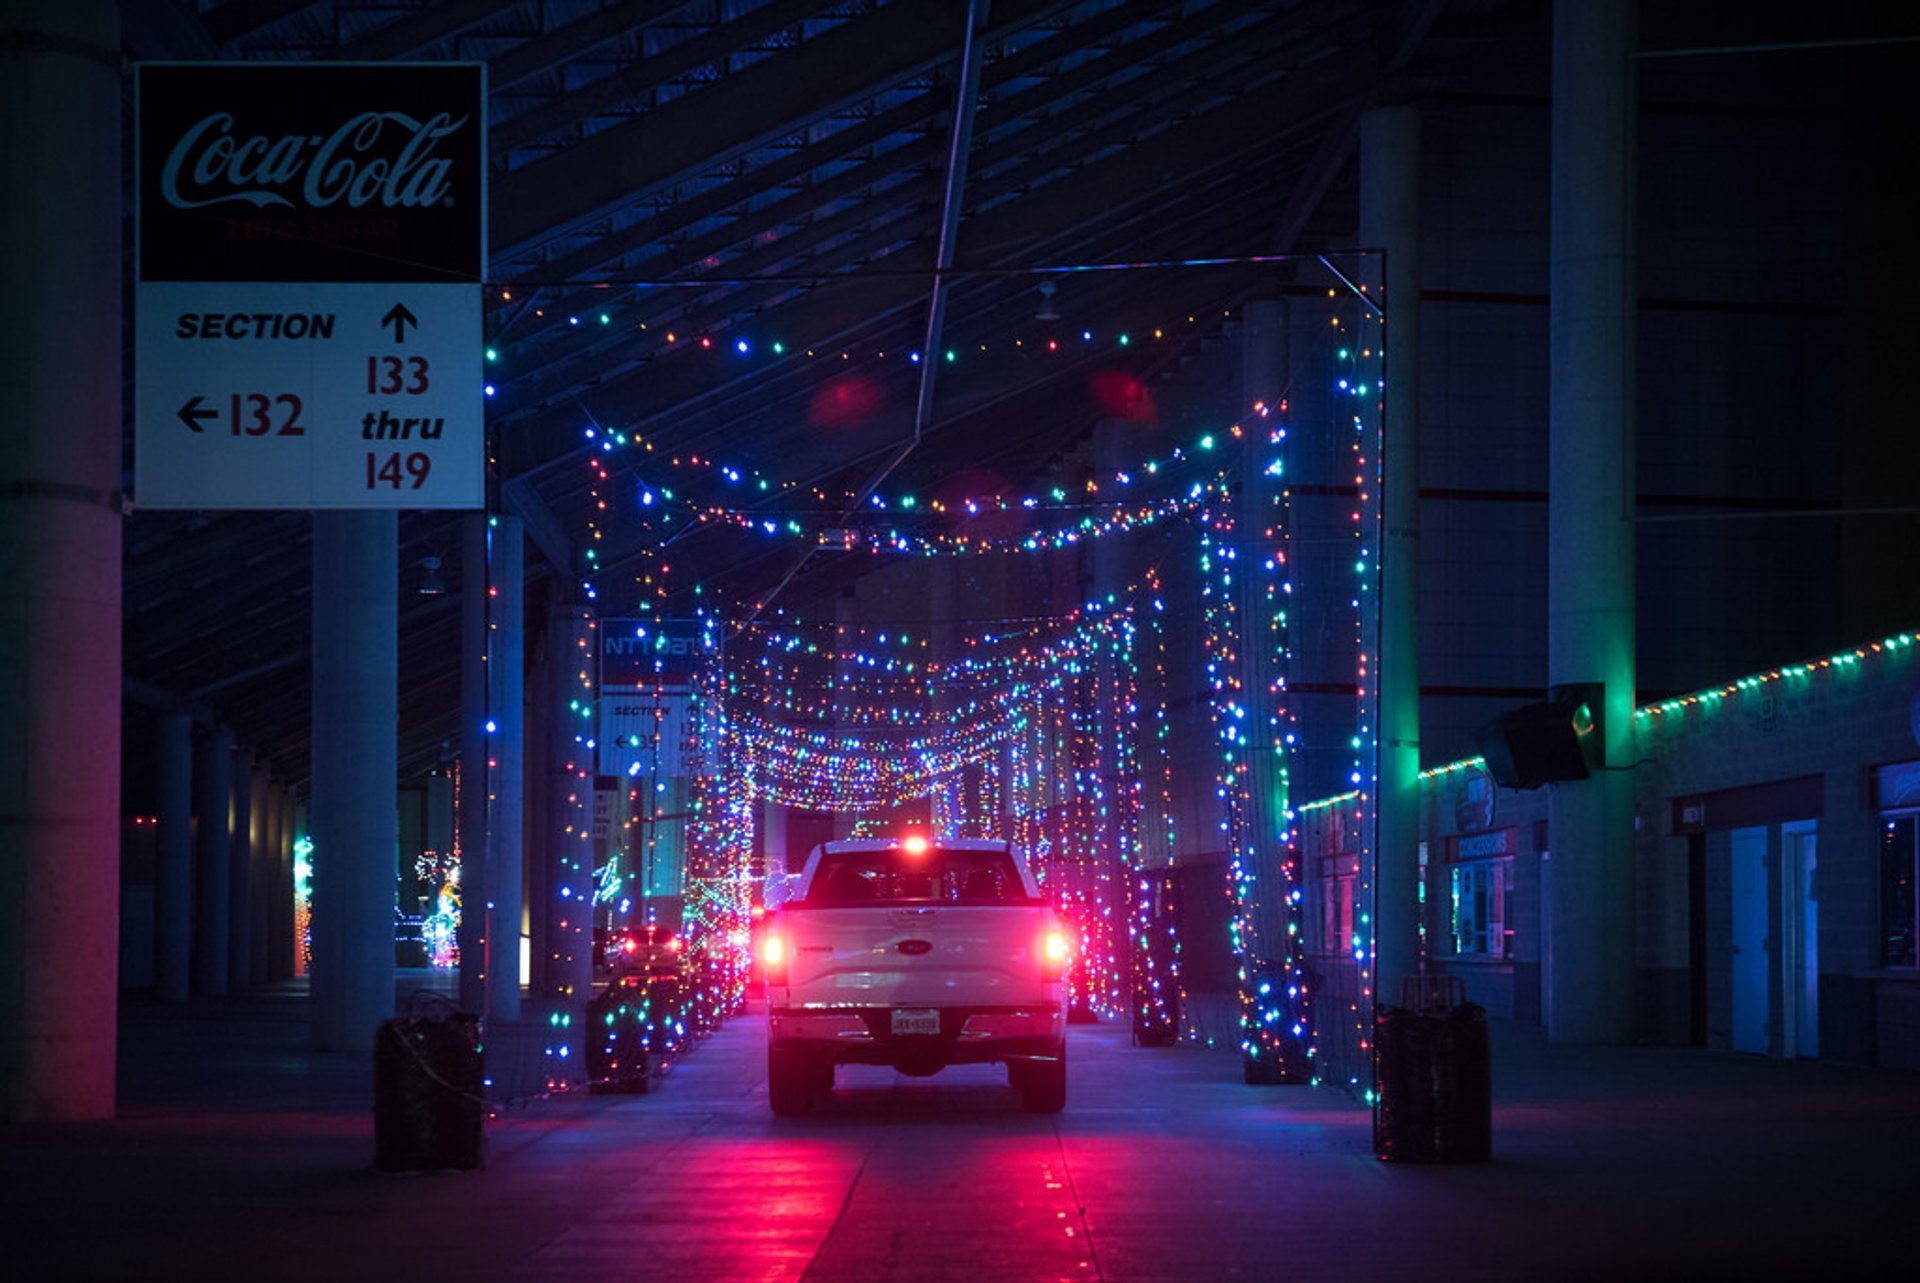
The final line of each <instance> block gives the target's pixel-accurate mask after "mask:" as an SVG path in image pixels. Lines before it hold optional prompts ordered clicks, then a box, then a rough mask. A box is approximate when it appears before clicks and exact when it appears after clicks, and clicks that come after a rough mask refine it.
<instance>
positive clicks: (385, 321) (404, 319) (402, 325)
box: [380, 303, 420, 343]
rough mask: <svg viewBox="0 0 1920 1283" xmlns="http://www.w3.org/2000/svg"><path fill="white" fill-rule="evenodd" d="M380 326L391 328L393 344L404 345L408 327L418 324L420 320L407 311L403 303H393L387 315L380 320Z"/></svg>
mask: <svg viewBox="0 0 1920 1283" xmlns="http://www.w3.org/2000/svg"><path fill="white" fill-rule="evenodd" d="M380 324H381V326H382V327H383V328H384V327H385V326H389V325H391V326H392V327H393V341H394V342H395V343H405V342H406V341H407V327H408V326H409V325H418V324H420V318H419V317H417V316H415V315H414V314H413V313H412V312H409V311H407V305H406V304H405V303H395V304H394V305H393V306H392V307H391V308H389V309H388V311H387V314H386V315H385V316H383V317H381V318H380Z"/></svg>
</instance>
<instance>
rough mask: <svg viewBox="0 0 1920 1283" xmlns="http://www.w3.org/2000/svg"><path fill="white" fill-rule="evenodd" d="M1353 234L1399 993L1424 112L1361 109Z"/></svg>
mask: <svg viewBox="0 0 1920 1283" xmlns="http://www.w3.org/2000/svg"><path fill="white" fill-rule="evenodd" d="M1360 243H1361V244H1362V245H1364V246H1367V247H1369V248H1377V249H1381V250H1384V251H1385V254H1384V257H1385V260H1386V264H1385V268H1386V270H1385V289H1384V291H1383V295H1382V297H1381V300H1380V301H1381V304H1382V306H1383V307H1384V309H1385V311H1386V326H1385V332H1386V351H1387V355H1386V378H1385V407H1384V411H1385V433H1384V436H1385V440H1384V442H1383V445H1382V449H1381V478H1382V480H1381V486H1380V502H1381V526H1382V531H1381V544H1380V659H1379V674H1380V723H1379V725H1380V733H1379V754H1380V775H1379V780H1378V782H1377V789H1378V792H1377V794H1376V806H1377V808H1378V809H1377V815H1378V828H1377V830H1376V832H1377V833H1378V839H1377V844H1376V846H1375V853H1374V858H1375V869H1376V873H1375V880H1374V906H1375V916H1374V957H1375V967H1374V977H1375V992H1376V993H1377V994H1379V995H1381V997H1382V998H1383V1000H1384V1001H1387V1002H1397V1001H1399V994H1400V982H1401V981H1402V980H1404V979H1405V978H1406V977H1408V976H1410V975H1412V974H1413V973H1414V970H1415V968H1416V966H1417V964H1418V961H1419V955H1420V920H1419V913H1420V905H1419V890H1420V663H1419V660H1420V655H1419V637H1418V630H1417V629H1416V628H1415V626H1414V619H1415V612H1416V607H1417V605H1418V602H1419V560H1420V535H1419V524H1420V440H1419V414H1418V410H1419V404H1420V400H1419V398H1420V383H1419V375H1420V343H1419V340H1420V113H1419V112H1418V111H1416V110H1415V109H1413V108H1412V107H1379V108H1375V109H1373V110H1371V111H1369V112H1367V113H1366V115H1364V116H1363V117H1362V118H1361V121H1360Z"/></svg>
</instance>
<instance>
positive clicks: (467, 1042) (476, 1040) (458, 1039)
mask: <svg viewBox="0 0 1920 1283" xmlns="http://www.w3.org/2000/svg"><path fill="white" fill-rule="evenodd" d="M486 1120H487V1102H486V1091H485V1083H484V1081H483V1075H482V1071H481V1065H480V1018H479V1017H478V1016H476V1015H475V1014H473V1013H472V1012H470V1011H456V1010H454V1009H453V1008H452V1007H451V1005H448V1006H447V1007H445V1008H442V1009H438V1010H428V1011H427V1012H425V1013H424V1014H410V1015H406V1016H396V1017H394V1018H393V1019H391V1020H385V1021H382V1022H381V1023H380V1027H379V1029H378V1030H376V1031H375V1034H374V1041H373V1150H374V1159H373V1165H374V1166H375V1167H376V1168H378V1169H379V1170H381V1171H384V1172H422V1171H437V1170H445V1169H452V1170H456V1171H472V1170H473V1169H475V1168H477V1167H479V1166H480V1165H481V1162H482V1159H483V1155H484V1152H485V1148H486Z"/></svg>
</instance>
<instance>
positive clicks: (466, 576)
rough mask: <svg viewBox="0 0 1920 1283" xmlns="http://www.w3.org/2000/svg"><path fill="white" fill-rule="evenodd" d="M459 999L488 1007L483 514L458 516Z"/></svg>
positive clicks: (468, 1005) (488, 743)
mask: <svg viewBox="0 0 1920 1283" xmlns="http://www.w3.org/2000/svg"><path fill="white" fill-rule="evenodd" d="M460 566H461V572H460V812H459V815H458V817H457V819H456V823H455V833H456V835H457V836H458V838H459V842H460V929H459V934H458V939H459V942H460V1005H461V1007H462V1008H464V1009H465V1010H467V1011H472V1012H484V1011H486V1010H488V1003H487V979H488V976H489V975H490V974H491V972H490V968H489V967H488V959H487V929H488V921H489V918H488V914H487V909H486V906H487V901H488V898H489V896H490V895H491V889H490V887H489V886H488V883H487V793H488V790H489V789H490V787H491V784H490V781H491V780H492V778H493V771H492V768H491V765H490V763H491V761H492V748H493V743H492V738H491V737H490V736H489V735H488V733H487V722H488V713H487V577H488V569H487V519H486V518H485V517H484V516H475V517H468V518H466V520H465V521H463V522H462V523H461V544H460Z"/></svg>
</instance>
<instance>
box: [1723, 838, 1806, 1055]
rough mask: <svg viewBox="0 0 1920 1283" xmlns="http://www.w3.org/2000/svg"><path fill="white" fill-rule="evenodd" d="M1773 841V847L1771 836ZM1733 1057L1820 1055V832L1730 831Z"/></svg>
mask: <svg viewBox="0 0 1920 1283" xmlns="http://www.w3.org/2000/svg"><path fill="white" fill-rule="evenodd" d="M1775 833H1777V834H1778V835H1779V838H1778V843H1777V845H1776V844H1775V842H1774V840H1773V835H1774V834H1775ZM1728 836H1729V837H1730V838H1731V841H1732V867H1731V870H1730V872H1731V878H1730V889H1731V892H1732V898H1733V1049H1734V1050H1735V1051H1747V1052H1752V1053H1754V1054H1755V1055H1760V1056H1788V1057H1792V1056H1802V1057H1806V1058H1808V1059H1814V1058H1817V1057H1818V1056H1819V1054H1820V944H1819V940H1820V902H1819V897H1818V895H1817V894H1816V891H1817V886H1818V867H1819V860H1818V851H1819V826H1818V824H1817V823H1816V822H1815V821H1812V820H1796V821H1793V822H1791V823H1788V824H1782V825H1780V826H1778V827H1777V828H1768V827H1764V826H1761V827H1754V828H1745V829H1734V830H1732V831H1731V832H1730V833H1729V835H1728Z"/></svg>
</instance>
